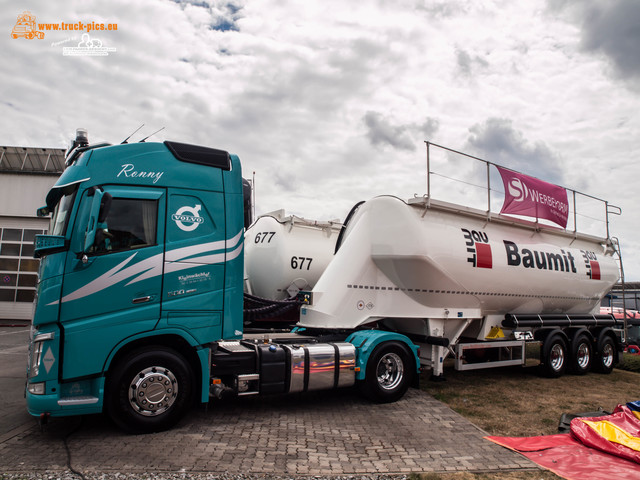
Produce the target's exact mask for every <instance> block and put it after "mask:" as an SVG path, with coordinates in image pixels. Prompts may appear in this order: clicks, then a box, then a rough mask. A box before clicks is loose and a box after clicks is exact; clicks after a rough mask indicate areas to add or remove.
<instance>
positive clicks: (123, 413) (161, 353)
mask: <svg viewBox="0 0 640 480" xmlns="http://www.w3.org/2000/svg"><path fill="white" fill-rule="evenodd" d="M134 392H138V393H137V394H136V395H133V393H134ZM105 402H106V409H107V413H108V414H109V416H110V417H111V419H112V420H113V422H114V423H115V424H116V425H117V426H119V427H120V428H122V429H123V430H125V431H127V432H129V433H136V434H137V433H151V432H160V431H163V430H167V429H169V428H171V427H172V426H173V425H175V424H176V423H177V422H178V421H179V420H180V419H181V418H182V416H183V415H184V414H185V413H186V411H187V409H188V408H189V407H190V406H191V403H192V402H193V372H192V371H191V368H190V366H189V363H188V362H187V361H186V360H185V359H184V357H183V356H182V355H180V354H179V353H178V352H176V351H174V350H172V349H169V348H164V347H148V348H145V349H142V350H136V351H134V352H132V353H130V354H129V355H128V356H126V357H125V358H124V359H123V360H122V361H121V362H119V363H118V364H117V365H116V366H115V368H114V369H113V372H112V374H111V375H109V378H108V384H107V396H106V399H105Z"/></svg>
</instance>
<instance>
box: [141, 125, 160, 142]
mask: <svg viewBox="0 0 640 480" xmlns="http://www.w3.org/2000/svg"><path fill="white" fill-rule="evenodd" d="M162 130H164V127H162V128H161V129H160V130H156V131H155V132H153V133H152V134H151V135H147V136H146V137H144V138H143V139H142V140H139V141H138V143H144V141H145V140H146V139H147V138H149V137H153V136H154V135H155V134H156V133H158V132H161V131H162Z"/></svg>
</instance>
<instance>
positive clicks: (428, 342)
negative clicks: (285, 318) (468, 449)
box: [298, 196, 621, 377]
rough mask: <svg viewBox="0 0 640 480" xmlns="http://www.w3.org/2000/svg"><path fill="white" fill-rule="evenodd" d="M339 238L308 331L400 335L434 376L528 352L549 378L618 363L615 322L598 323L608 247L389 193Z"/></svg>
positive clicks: (614, 273)
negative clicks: (536, 355) (446, 368)
mask: <svg viewBox="0 0 640 480" xmlns="http://www.w3.org/2000/svg"><path fill="white" fill-rule="evenodd" d="M344 229H345V230H344V232H342V234H341V238H340V244H339V245H338V249H337V252H336V254H335V256H334V258H333V260H332V261H331V263H330V264H329V265H328V266H327V268H326V270H325V271H324V272H323V274H322V276H321V277H320V279H319V280H318V282H317V283H316V285H315V287H314V288H313V290H312V291H311V292H310V293H308V294H307V295H306V302H307V303H308V305H306V306H303V307H302V310H301V315H300V322H299V324H298V326H299V327H303V328H304V329H306V331H307V332H313V331H327V330H333V331H353V330H354V329H355V330H362V329H367V328H371V329H378V330H388V331H392V332H397V333H401V334H403V335H406V336H408V337H409V338H410V339H411V340H412V341H413V342H414V343H415V344H417V345H418V346H419V347H420V350H419V352H420V353H419V358H420V363H421V365H423V366H427V367H430V368H431V369H432V375H433V376H435V377H440V376H441V375H442V374H443V362H444V360H445V358H446V357H448V356H449V355H451V356H452V357H453V358H454V359H455V367H456V368H457V369H460V370H464V369H478V368H488V367H491V366H506V365H523V364H525V361H526V358H525V352H526V345H527V344H528V343H538V344H539V345H540V346H541V351H540V360H541V362H542V365H543V368H544V370H545V372H546V373H547V374H548V375H549V376H560V375H562V374H563V373H564V372H565V370H566V369H569V370H571V371H572V372H574V373H577V374H583V373H586V372H588V371H589V370H590V369H591V368H592V367H593V368H594V369H595V370H598V371H601V372H605V373H609V372H610V371H611V370H612V369H613V366H614V365H615V363H616V362H617V361H618V354H619V351H620V350H621V349H620V340H619V339H618V337H617V336H616V333H615V331H614V328H615V327H620V326H621V325H620V323H619V322H616V320H615V319H613V318H612V316H611V315H599V314H598V313H599V306H600V300H601V299H602V297H603V296H604V295H605V294H606V293H607V292H608V291H609V290H610V289H611V287H612V286H613V284H614V283H615V282H616V281H617V280H618V278H619V267H618V264H617V257H614V256H613V254H614V253H615V248H614V247H615V245H614V244H612V242H611V240H609V239H607V238H599V237H594V236H590V235H583V234H579V233H576V232H569V231H567V230H563V229H559V228H555V227H550V226H542V225H540V224H539V223H537V222H536V223H534V222H530V221H525V220H520V219H518V218H514V217H508V216H505V215H498V214H490V215H488V214H487V212H486V211H480V210H476V209H472V208H467V207H463V206H460V205H454V204H450V203H445V202H439V201H436V200H433V199H429V198H415V199H411V200H409V201H408V202H405V201H403V200H400V199H398V198H396V197H390V196H383V197H378V198H374V199H373V200H370V201H368V202H365V203H363V204H361V205H360V204H359V205H358V206H356V207H354V210H352V212H351V214H350V215H349V217H348V220H347V221H346V222H345V226H344ZM392 363H393V362H392ZM394 368H395V367H394Z"/></svg>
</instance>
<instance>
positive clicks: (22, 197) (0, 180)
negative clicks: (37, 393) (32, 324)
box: [0, 147, 65, 321]
mask: <svg viewBox="0 0 640 480" xmlns="http://www.w3.org/2000/svg"><path fill="white" fill-rule="evenodd" d="M64 152H65V150H64V149H60V148H31V147H0V320H1V321H7V320H12V321H28V320H30V319H31V315H32V312H33V298H34V294H35V286H36V280H37V271H38V260H37V259H34V258H33V240H34V238H35V235H37V234H39V233H46V232H47V230H48V228H49V218H38V217H37V216H36V209H37V208H38V207H41V206H42V205H44V199H45V197H46V195H47V192H48V191H49V189H50V188H51V186H52V185H53V184H54V183H55V182H56V180H57V178H58V177H59V176H60V174H61V173H62V172H63V170H64Z"/></svg>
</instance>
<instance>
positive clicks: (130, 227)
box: [93, 198, 158, 254]
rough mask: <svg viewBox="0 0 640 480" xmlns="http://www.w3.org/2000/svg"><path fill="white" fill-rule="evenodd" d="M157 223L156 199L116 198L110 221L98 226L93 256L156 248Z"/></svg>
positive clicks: (108, 216) (110, 210) (108, 219)
mask: <svg viewBox="0 0 640 480" xmlns="http://www.w3.org/2000/svg"><path fill="white" fill-rule="evenodd" d="M157 224H158V201H157V200H143V199H134V198H114V199H113V201H112V203H111V208H110V209H109V214H108V215H107V218H106V219H105V221H104V223H103V224H100V225H98V231H97V233H96V241H95V243H94V246H93V253H97V254H100V253H109V252H119V251H123V250H130V249H134V248H142V247H148V246H150V245H155V244H156V226H157Z"/></svg>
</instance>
